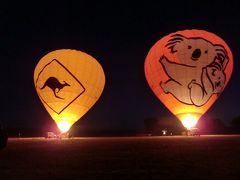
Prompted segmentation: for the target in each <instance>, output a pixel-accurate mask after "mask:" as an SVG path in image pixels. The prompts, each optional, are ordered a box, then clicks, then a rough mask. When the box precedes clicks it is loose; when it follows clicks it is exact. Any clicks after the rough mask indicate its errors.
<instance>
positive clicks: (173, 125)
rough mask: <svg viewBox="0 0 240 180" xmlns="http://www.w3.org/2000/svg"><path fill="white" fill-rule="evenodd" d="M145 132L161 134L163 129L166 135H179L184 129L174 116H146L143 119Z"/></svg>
mask: <svg viewBox="0 0 240 180" xmlns="http://www.w3.org/2000/svg"><path fill="white" fill-rule="evenodd" d="M144 127H145V133H148V134H152V135H163V131H166V135H180V134H181V133H182V132H183V131H185V130H186V129H185V128H184V127H183V125H182V124H181V122H180V121H179V120H177V119H174V118H167V117H162V118H154V117H151V118H146V119H144Z"/></svg>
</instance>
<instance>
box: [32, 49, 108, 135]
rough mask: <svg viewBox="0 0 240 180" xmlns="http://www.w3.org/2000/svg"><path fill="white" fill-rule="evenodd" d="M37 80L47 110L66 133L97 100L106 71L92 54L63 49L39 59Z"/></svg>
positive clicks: (36, 83)
mask: <svg viewBox="0 0 240 180" xmlns="http://www.w3.org/2000/svg"><path fill="white" fill-rule="evenodd" d="M34 84H35V88H36V91H37V94H38V96H39V98H40V100H41V101H42V103H43V105H44V106H45V108H46V110H47V111H48V113H49V114H50V115H51V117H52V118H53V120H54V121H55V122H56V124H57V126H58V128H59V129H60V131H61V132H62V133H65V132H67V131H68V130H69V129H70V128H71V126H72V125H73V124H74V123H75V122H76V121H78V120H79V119H80V118H81V117H82V116H83V115H84V114H85V113H86V112H87V111H88V110H89V109H90V108H91V107H92V106H93V105H94V103H95V102H96V101H97V100H98V98H99V97H100V95H101V94H102V91H103V88H104V84H105V75H104V71H103V69H102V67H101V65H100V64H99V63H98V62H97V60H96V59H94V58H93V57H92V56H90V55H88V54H86V53H83V52H81V51H77V50H71V49H61V50H56V51H52V52H50V53H48V54H47V55H45V56H44V57H43V58H42V59H41V60H40V61H39V62H38V64H37V66H36V68H35V71H34Z"/></svg>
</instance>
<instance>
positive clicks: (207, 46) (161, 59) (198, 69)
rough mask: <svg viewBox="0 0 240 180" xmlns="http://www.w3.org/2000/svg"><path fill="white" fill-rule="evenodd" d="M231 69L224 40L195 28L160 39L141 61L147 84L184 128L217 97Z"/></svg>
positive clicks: (198, 116)
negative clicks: (143, 61)
mask: <svg viewBox="0 0 240 180" xmlns="http://www.w3.org/2000/svg"><path fill="white" fill-rule="evenodd" d="M232 69H233V56H232V53H231V50H230V48H229V47H228V45H227V44H226V43H225V42H224V40H222V39H221V38H220V37H218V36H217V35H215V34H213V33H210V32H207V31H204V30H195V29H193V30H183V31H177V32H175V33H171V34H169V35H167V36H165V37H163V38H162V39H160V40H159V41H158V42H156V43H155V45H154V46H153V47H152V48H151V49H150V51H149V53H148V55H147V57H146V60H145V64H144V70H145V76H146V79H147V82H148V84H149V86H150V87H151V89H152V90H153V92H154V93H155V95H156V96H157V97H158V98H159V100H160V101H161V102H162V103H163V104H164V105H165V106H166V107H167V108H168V109H169V110H170V111H171V112H172V113H173V114H174V115H175V116H176V117H177V118H178V119H179V120H180V121H181V122H182V124H183V125H184V126H185V127H186V128H187V129H191V128H193V127H194V126H195V125H196V123H197V122H198V120H199V118H200V117H201V116H202V115H203V114H204V113H205V112H206V111H207V110H208V108H209V107H211V105H212V104H213V103H214V102H215V101H216V100H217V98H218V97H219V95H220V94H221V92H222V91H223V89H224V88H225V87H226V85H227V83H228V81H229V79H230V77H231V74H232Z"/></svg>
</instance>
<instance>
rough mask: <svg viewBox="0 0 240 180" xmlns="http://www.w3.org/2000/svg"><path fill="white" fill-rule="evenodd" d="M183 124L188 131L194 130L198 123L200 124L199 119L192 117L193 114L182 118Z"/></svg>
mask: <svg viewBox="0 0 240 180" xmlns="http://www.w3.org/2000/svg"><path fill="white" fill-rule="evenodd" d="M181 121H182V124H183V126H184V127H185V128H187V129H188V130H189V129H191V128H193V127H194V126H195V125H196V124H197V122H198V117H196V116H194V115H191V114H186V115H185V116H183V117H182V118H181Z"/></svg>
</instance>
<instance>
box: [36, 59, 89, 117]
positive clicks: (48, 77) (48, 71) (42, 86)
mask: <svg viewBox="0 0 240 180" xmlns="http://www.w3.org/2000/svg"><path fill="white" fill-rule="evenodd" d="M36 90H37V92H38V94H39V97H40V98H41V99H42V101H43V102H44V103H45V104H46V105H47V106H48V107H49V108H51V109H52V110H53V111H55V112H56V113H57V114H60V113H61V112H62V111H63V110H64V109H65V108H67V107H68V106H69V105H70V104H71V103H72V102H73V101H74V100H76V99H77V98H78V97H79V96H80V95H81V94H82V93H83V92H84V91H85V88H84V86H83V85H82V83H81V82H80V81H79V80H78V79H77V78H76V77H75V76H74V75H73V74H72V73H71V72H70V71H69V70H68V69H67V68H66V67H65V66H64V65H63V64H61V63H60V62H59V61H58V60H57V59H53V60H52V61H51V62H50V63H48V64H47V65H46V66H44V68H43V69H42V70H41V71H40V73H39V75H38V78H37V81H36ZM56 98H57V99H58V101H60V102H58V101H57V100H56Z"/></svg>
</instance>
